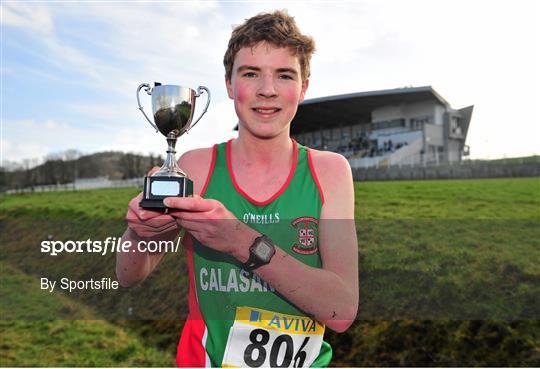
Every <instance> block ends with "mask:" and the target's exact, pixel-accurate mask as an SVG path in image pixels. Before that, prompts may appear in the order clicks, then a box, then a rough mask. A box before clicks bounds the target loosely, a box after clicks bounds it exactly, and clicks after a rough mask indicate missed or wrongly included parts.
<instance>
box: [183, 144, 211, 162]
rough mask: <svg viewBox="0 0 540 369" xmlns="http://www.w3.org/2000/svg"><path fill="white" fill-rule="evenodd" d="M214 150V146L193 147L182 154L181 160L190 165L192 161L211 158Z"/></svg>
mask: <svg viewBox="0 0 540 369" xmlns="http://www.w3.org/2000/svg"><path fill="white" fill-rule="evenodd" d="M213 151H214V146H210V147H201V148H198V149H193V150H189V151H186V152H185V153H183V154H182V156H180V159H179V162H180V163H181V164H182V163H183V164H185V165H189V164H190V162H192V161H199V160H204V159H211V158H212V152H213Z"/></svg>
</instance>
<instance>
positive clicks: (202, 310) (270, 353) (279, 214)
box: [176, 141, 332, 367]
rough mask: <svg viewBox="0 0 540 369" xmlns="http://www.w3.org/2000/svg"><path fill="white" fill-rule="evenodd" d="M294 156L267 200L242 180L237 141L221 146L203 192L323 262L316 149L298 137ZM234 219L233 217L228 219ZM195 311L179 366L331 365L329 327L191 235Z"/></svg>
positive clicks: (306, 258)
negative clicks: (237, 174) (237, 173)
mask: <svg viewBox="0 0 540 369" xmlns="http://www.w3.org/2000/svg"><path fill="white" fill-rule="evenodd" d="M293 147H294V157H293V164H292V167H291V169H290V172H289V175H288V177H287V180H286V182H285V184H284V185H283V186H282V188H281V189H280V190H279V191H278V192H277V193H276V194H275V195H274V196H272V197H271V198H270V199H268V200H266V201H263V202H259V201H256V200H254V199H252V198H250V197H249V195H247V194H246V193H245V192H244V191H243V190H242V189H241V188H240V187H239V186H238V184H237V183H236V180H235V178H234V173H233V172H232V169H231V168H232V167H231V141H228V142H226V143H221V144H219V145H215V146H214V148H213V153H212V162H211V165H210V171H209V174H208V178H207V180H206V183H205V186H204V188H203V190H202V191H201V196H202V197H204V198H211V199H216V200H219V201H220V202H221V203H223V204H224V205H225V206H226V207H227V209H229V210H230V211H231V212H232V213H233V214H234V215H235V216H236V217H237V218H238V219H239V220H241V221H243V222H244V223H246V224H248V225H249V226H250V227H252V228H254V229H256V230H257V231H259V232H260V233H263V234H265V235H267V236H268V237H270V238H271V239H272V241H273V242H274V244H276V245H278V246H279V247H280V248H281V249H283V250H284V251H285V252H287V253H288V254H290V255H291V256H293V257H295V258H296V259H298V260H300V261H301V262H303V263H305V264H307V265H310V266H312V267H317V268H321V258H320V254H319V250H318V227H317V225H318V221H319V218H320V213H321V207H322V204H323V202H324V196H323V193H322V190H321V188H320V185H319V182H318V179H317V176H316V174H315V171H314V170H313V165H312V162H311V154H310V152H309V150H308V149H307V148H306V147H304V146H302V145H299V144H298V143H296V142H295V141H293ZM224 221H226V220H224ZM184 245H185V247H186V251H187V258H188V267H189V282H190V288H189V299H188V300H189V315H188V319H187V321H186V324H185V326H184V330H183V332H182V336H181V338H180V342H179V343H178V353H177V357H176V362H177V365H178V366H190V367H198V366H212V367H221V366H223V367H270V366H271V367H276V366H278V367H309V366H316V367H321V366H327V365H328V363H329V362H330V359H331V357H332V349H331V347H330V345H328V343H326V342H324V341H323V334H324V329H325V327H324V325H322V324H321V323H319V322H317V321H315V320H312V319H311V318H310V317H308V316H307V315H306V314H305V313H304V312H303V311H301V310H299V309H298V308H297V307H296V306H294V305H293V304H291V303H290V302H289V301H287V300H286V299H284V298H283V297H282V296H281V295H280V294H279V293H278V292H277V291H276V290H275V289H274V288H273V287H272V286H271V285H269V284H268V283H266V282H265V281H263V280H262V279H261V278H260V277H259V276H258V275H257V274H255V273H253V272H249V271H246V270H244V269H242V266H241V264H240V262H239V261H238V260H236V259H235V258H233V257H232V256H229V255H225V254H223V253H220V252H217V251H214V250H213V249H211V248H209V247H206V246H204V245H202V244H201V243H199V242H198V241H197V240H196V239H195V238H193V237H191V236H190V235H187V236H186V237H185V240H184Z"/></svg>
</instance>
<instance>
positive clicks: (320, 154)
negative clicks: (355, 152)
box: [309, 149, 352, 198]
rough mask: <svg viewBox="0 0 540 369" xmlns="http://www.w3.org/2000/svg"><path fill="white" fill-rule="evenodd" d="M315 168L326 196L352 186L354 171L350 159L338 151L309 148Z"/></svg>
mask: <svg viewBox="0 0 540 369" xmlns="http://www.w3.org/2000/svg"><path fill="white" fill-rule="evenodd" d="M309 151H310V155H311V161H312V164H313V170H314V171H315V175H316V176H317V178H318V180H319V183H320V185H321V187H322V191H323V193H324V196H325V198H328V195H330V194H333V193H340V192H341V191H343V189H345V188H347V187H349V186H351V183H352V171H351V166H350V164H349V161H348V160H347V159H346V158H345V157H344V156H343V155H340V154H338V153H335V152H332V151H322V150H314V149H309Z"/></svg>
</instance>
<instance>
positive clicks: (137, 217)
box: [126, 167, 178, 238]
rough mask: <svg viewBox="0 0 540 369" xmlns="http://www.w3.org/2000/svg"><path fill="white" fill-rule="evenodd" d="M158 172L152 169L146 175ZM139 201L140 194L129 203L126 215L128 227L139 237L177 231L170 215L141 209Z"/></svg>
mask: <svg viewBox="0 0 540 369" xmlns="http://www.w3.org/2000/svg"><path fill="white" fill-rule="evenodd" d="M158 170H159V168H158V167H154V168H152V169H151V170H150V171H149V172H148V175H152V174H153V173H155V172H156V171H158ZM141 199H142V192H141V193H140V194H138V195H137V196H135V197H134V198H133V199H132V200H131V201H130V202H129V205H128V211H127V214H126V220H127V223H128V227H129V228H130V229H131V230H132V231H133V232H135V233H136V234H137V235H138V236H139V237H143V238H151V237H155V236H158V235H161V234H163V233H166V232H169V231H172V230H174V229H178V224H177V222H176V219H174V218H173V217H171V216H170V215H167V214H163V213H162V212H158V211H152V210H146V209H142V208H141V207H140V206H139V203H140V202H141Z"/></svg>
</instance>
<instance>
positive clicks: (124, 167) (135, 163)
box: [0, 149, 163, 191]
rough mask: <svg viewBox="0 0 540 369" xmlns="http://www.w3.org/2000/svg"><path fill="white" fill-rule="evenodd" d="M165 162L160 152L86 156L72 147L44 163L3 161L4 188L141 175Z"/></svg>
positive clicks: (0, 177) (0, 174)
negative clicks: (78, 179)
mask: <svg viewBox="0 0 540 369" xmlns="http://www.w3.org/2000/svg"><path fill="white" fill-rule="evenodd" d="M162 163H163V160H162V159H161V158H160V157H159V156H157V155H155V156H154V155H149V156H145V155H139V154H133V153H122V152H115V151H108V152H101V153H96V154H92V155H82V153H81V152H79V151H77V150H75V149H70V150H66V151H62V152H58V153H53V154H49V155H47V156H46V157H45V158H44V162H42V163H41V164H40V161H39V160H38V159H25V160H23V161H22V162H21V163H16V162H4V163H2V166H1V167H0V191H5V190H7V189H12V188H32V187H34V186H37V185H52V184H65V183H71V182H74V181H75V179H77V178H95V177H108V178H110V179H129V178H137V177H142V176H144V175H145V174H146V173H147V172H148V170H149V169H150V168H152V167H153V166H155V165H161V164H162Z"/></svg>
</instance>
